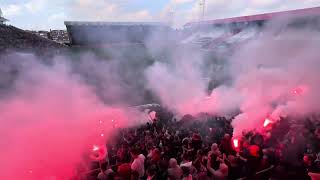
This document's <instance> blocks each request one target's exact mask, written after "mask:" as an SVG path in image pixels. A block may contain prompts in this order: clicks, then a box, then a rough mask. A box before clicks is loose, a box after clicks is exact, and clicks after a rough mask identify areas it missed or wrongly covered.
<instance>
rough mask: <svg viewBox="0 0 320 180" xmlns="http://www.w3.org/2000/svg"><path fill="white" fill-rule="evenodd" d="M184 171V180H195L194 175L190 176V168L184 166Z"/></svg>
mask: <svg viewBox="0 0 320 180" xmlns="http://www.w3.org/2000/svg"><path fill="white" fill-rule="evenodd" d="M181 169H182V180H193V178H192V175H191V174H190V168H188V167H186V166H183V167H181Z"/></svg>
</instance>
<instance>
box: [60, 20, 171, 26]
mask: <svg viewBox="0 0 320 180" xmlns="http://www.w3.org/2000/svg"><path fill="white" fill-rule="evenodd" d="M64 24H65V25H67V26H68V25H73V26H106V25H109V26H110V25H115V26H139V25H147V26H168V25H167V24H166V23H161V22H106V21H65V22H64Z"/></svg>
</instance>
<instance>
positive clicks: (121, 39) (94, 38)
mask: <svg viewBox="0 0 320 180" xmlns="http://www.w3.org/2000/svg"><path fill="white" fill-rule="evenodd" d="M65 25H66V27H67V31H68V35H69V38H70V44H71V45H73V46H77V45H79V46H86V45H88V46H91V45H108V44H134V43H139V44H141V43H144V41H145V40H146V38H148V36H149V35H150V34H151V32H154V31H160V32H169V31H170V30H171V29H170V27H169V26H168V25H167V24H164V23H159V22H81V21H66V22H65Z"/></svg>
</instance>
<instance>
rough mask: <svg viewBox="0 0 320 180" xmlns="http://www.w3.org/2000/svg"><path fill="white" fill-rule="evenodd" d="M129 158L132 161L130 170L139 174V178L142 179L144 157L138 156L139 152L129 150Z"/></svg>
mask: <svg viewBox="0 0 320 180" xmlns="http://www.w3.org/2000/svg"><path fill="white" fill-rule="evenodd" d="M131 156H132V158H133V159H134V160H133V162H132V164H131V170H132V171H133V172H137V173H138V174H139V178H142V177H143V176H144V171H145V170H144V161H145V156H144V155H143V154H139V151H138V150H137V149H132V150H131Z"/></svg>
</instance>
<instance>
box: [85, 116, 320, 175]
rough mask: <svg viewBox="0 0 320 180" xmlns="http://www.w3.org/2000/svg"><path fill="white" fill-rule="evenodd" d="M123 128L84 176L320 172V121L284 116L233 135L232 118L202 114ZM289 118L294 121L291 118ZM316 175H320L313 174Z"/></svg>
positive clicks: (160, 119)
mask: <svg viewBox="0 0 320 180" xmlns="http://www.w3.org/2000/svg"><path fill="white" fill-rule="evenodd" d="M168 118H169V117H168V116H166V115H161V113H157V116H156V119H155V120H154V122H150V123H147V124H146V125H142V126H139V127H135V128H130V129H121V130H119V131H118V133H117V134H115V135H114V137H113V138H111V139H110V140H109V141H108V143H107V149H108V153H107V154H108V156H107V158H106V161H103V162H101V161H99V162H92V169H96V170H95V171H91V173H88V174H86V176H85V179H99V180H113V179H132V180H133V179H147V180H162V179H163V180H167V179H168V180H175V179H178V180H179V179H182V180H191V179H192V180H194V179H195V180H207V179H218V180H220V179H221V180H224V179H226V180H227V179H230V180H231V179H273V180H276V179H301V180H303V179H310V176H309V175H310V173H319V172H320V123H319V122H320V121H318V119H317V118H309V119H305V120H303V121H299V120H297V121H293V120H291V119H290V118H283V119H282V120H281V121H278V122H277V123H274V124H272V125H270V126H272V127H269V129H267V130H266V131H265V132H258V131H255V130H252V131H244V132H243V134H242V137H241V138H239V139H236V140H235V139H234V138H235V137H232V133H233V128H232V126H231V122H232V118H231V119H227V118H224V117H214V116H210V115H208V114H201V115H199V116H197V117H193V116H191V115H186V116H184V117H183V118H182V119H181V120H179V121H176V120H174V118H173V120H168ZM289 119H290V120H289ZM315 175H317V174H315Z"/></svg>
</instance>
